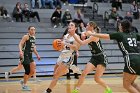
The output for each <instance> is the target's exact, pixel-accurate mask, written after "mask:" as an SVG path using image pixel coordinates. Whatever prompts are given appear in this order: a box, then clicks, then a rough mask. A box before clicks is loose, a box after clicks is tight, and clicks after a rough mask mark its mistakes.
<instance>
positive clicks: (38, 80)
mask: <svg viewBox="0 0 140 93" xmlns="http://www.w3.org/2000/svg"><path fill="white" fill-rule="evenodd" d="M34 81H35V82H41V81H42V80H40V79H38V78H34Z"/></svg>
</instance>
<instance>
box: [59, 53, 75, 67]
mask: <svg viewBox="0 0 140 93" xmlns="http://www.w3.org/2000/svg"><path fill="white" fill-rule="evenodd" d="M73 60H74V55H73V54H71V55H68V54H65V53H61V54H60V56H59V58H58V59H57V64H58V65H59V64H61V63H66V64H68V65H70V64H72V63H73Z"/></svg>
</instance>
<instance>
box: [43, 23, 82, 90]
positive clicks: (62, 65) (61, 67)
mask: <svg viewBox="0 0 140 93" xmlns="http://www.w3.org/2000/svg"><path fill="white" fill-rule="evenodd" d="M76 29H77V25H76V24H75V23H74V22H70V23H69V26H68V34H66V35H65V36H64V38H63V42H62V44H64V48H63V49H62V51H61V53H60V56H59V58H58V60H57V63H56V65H55V67H54V75H53V80H52V81H51V83H50V85H49V87H48V88H47V90H46V91H45V93H51V92H52V89H53V88H54V87H55V86H56V83H57V81H58V79H59V77H60V76H62V75H65V74H66V73H68V71H69V66H70V64H72V61H73V57H74V54H73V53H74V51H75V50H78V49H79V47H80V45H79V44H78V43H77V42H76V41H75V40H74V38H73V37H72V36H71V35H69V32H71V31H75V30H76ZM60 44H61V43H60Z"/></svg>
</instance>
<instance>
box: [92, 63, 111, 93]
mask: <svg viewBox="0 0 140 93" xmlns="http://www.w3.org/2000/svg"><path fill="white" fill-rule="evenodd" d="M104 71H105V66H103V65H97V68H96V73H95V76H94V79H95V81H96V83H98V84H100V85H101V86H103V87H104V88H105V93H112V90H111V89H110V88H109V87H108V85H107V84H106V83H105V81H104V80H103V79H102V78H101V77H102V76H103V73H104Z"/></svg>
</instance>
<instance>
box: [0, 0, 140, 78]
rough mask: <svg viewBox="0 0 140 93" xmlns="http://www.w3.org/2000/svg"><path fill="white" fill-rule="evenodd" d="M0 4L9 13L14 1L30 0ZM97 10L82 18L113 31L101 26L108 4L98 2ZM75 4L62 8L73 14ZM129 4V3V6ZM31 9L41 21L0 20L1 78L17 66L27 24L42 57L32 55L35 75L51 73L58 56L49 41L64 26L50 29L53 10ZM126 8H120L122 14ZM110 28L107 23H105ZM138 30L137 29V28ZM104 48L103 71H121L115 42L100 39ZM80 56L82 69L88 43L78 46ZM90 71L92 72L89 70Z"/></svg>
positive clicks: (88, 51) (6, 0)
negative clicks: (95, 12)
mask: <svg viewBox="0 0 140 93" xmlns="http://www.w3.org/2000/svg"><path fill="white" fill-rule="evenodd" d="M1 1H2V2H1V4H3V5H4V6H5V7H6V8H7V9H8V11H9V12H12V10H13V8H14V6H15V4H16V2H18V1H20V2H21V3H22V4H23V3H24V2H28V3H29V4H30V2H29V0H24V1H23V0H1ZM87 5H88V6H92V3H91V2H89V1H88V3H87ZM98 6H99V10H98V13H97V14H96V15H95V18H94V19H92V17H91V16H92V13H91V14H89V13H88V14H86V13H87V12H85V13H84V14H85V20H86V21H89V20H93V21H96V22H97V24H98V25H99V26H101V28H102V32H103V33H111V32H115V31H116V29H114V28H110V29H109V31H106V29H104V25H103V14H104V11H105V10H109V9H110V7H111V6H110V3H98ZM74 7H75V6H74V5H70V6H68V5H67V6H63V7H62V11H63V10H65V9H69V10H70V12H71V13H72V15H73V14H74V12H75V10H74V9H75V8H74ZM128 7H129V6H128ZM128 7H127V5H126V4H124V5H123V8H125V9H127V8H128ZM34 11H38V12H39V15H40V18H41V22H30V23H29V22H22V23H21V22H3V21H0V77H4V72H6V71H9V70H10V69H11V68H13V67H16V66H17V64H18V61H19V49H18V43H19V41H20V40H21V38H22V36H23V35H24V34H26V33H27V28H28V26H30V25H32V26H35V27H36V29H37V34H36V39H37V40H36V46H37V50H38V53H39V54H40V56H41V61H37V58H36V57H35V55H34V59H35V61H36V64H37V67H36V69H37V75H38V76H50V75H52V74H53V67H54V65H55V63H56V60H57V58H58V56H59V53H60V52H58V51H55V50H54V49H53V48H52V41H53V40H54V39H56V38H61V36H62V34H63V32H64V30H65V28H62V27H58V28H53V27H52V26H51V23H50V19H49V18H50V16H51V14H52V12H53V11H54V10H53V9H34ZM124 13H125V11H121V14H122V15H123V14H124ZM139 23H140V22H139V21H134V24H135V25H136V26H138V24H139ZM108 27H110V25H108ZM138 29H140V28H139V27H138ZM102 43H103V47H104V49H105V52H106V54H107V56H108V61H109V64H108V66H107V69H106V72H105V73H121V72H122V69H123V66H124V60H123V58H122V53H121V52H120V50H119V48H118V46H117V42H115V41H106V40H102ZM79 54H80V56H79V57H78V66H79V67H80V69H81V70H83V69H84V66H85V64H86V63H87V62H88V60H89V59H90V56H91V53H90V50H89V48H88V46H87V45H86V46H81V48H80V50H79ZM23 72H24V70H21V71H19V72H18V73H16V74H13V75H12V76H23ZM91 74H94V72H92V73H91Z"/></svg>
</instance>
